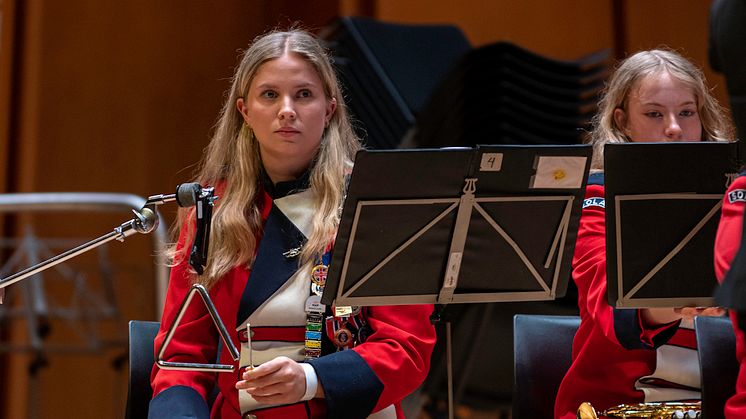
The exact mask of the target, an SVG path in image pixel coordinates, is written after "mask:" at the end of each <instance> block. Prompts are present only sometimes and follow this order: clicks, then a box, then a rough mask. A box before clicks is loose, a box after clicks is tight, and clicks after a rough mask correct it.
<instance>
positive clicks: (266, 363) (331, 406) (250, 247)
mask: <svg viewBox="0 0 746 419" xmlns="http://www.w3.org/2000/svg"><path fill="white" fill-rule="evenodd" d="M358 149H359V140H358V138H357V137H356V136H355V135H354V133H353V130H352V128H351V125H350V122H349V119H348V115H347V110H346V108H345V103H344V100H343V95H342V93H341V91H340V88H339V85H338V83H337V80H336V78H335V75H334V72H333V70H332V67H331V65H330V62H329V59H328V57H327V56H326V54H325V52H324V51H323V49H322V47H321V46H320V44H319V42H318V41H317V39H315V38H314V37H313V36H312V35H310V34H308V33H307V32H304V31H300V30H291V31H287V32H272V33H269V34H266V35H264V36H261V37H259V38H257V39H256V40H255V41H254V42H253V44H252V45H251V47H250V48H249V49H248V50H247V51H246V52H245V53H244V54H243V58H242V61H241V63H240V65H239V66H238V68H237V70H236V73H235V75H234V78H233V83H232V86H231V88H230V91H229V92H228V96H227V100H226V102H225V105H224V108H223V111H222V114H221V116H220V120H219V122H218V124H217V126H216V130H215V134H214V136H213V138H212V140H211V142H210V144H209V146H208V147H207V150H206V154H205V157H204V159H203V161H202V163H201V166H200V169H199V172H198V175H197V177H196V181H197V182H200V184H202V185H214V186H215V187H216V192H217V193H216V194H217V195H218V196H219V199H218V200H217V201H216V203H215V204H216V205H215V210H214V216H213V219H212V232H211V238H210V243H211V244H212V246H211V248H210V249H209V251H210V253H209V257H208V263H207V267H206V269H205V272H204V274H203V275H201V276H198V275H196V274H195V272H194V271H193V270H192V269H191V268H190V267H189V266H188V264H187V263H186V260H187V259H188V254H187V252H188V249H189V247H190V244H191V242H192V241H193V239H194V214H193V211H192V212H189V211H184V212H183V213H182V214H180V223H181V224H180V225H181V231H180V235H179V239H178V243H177V244H176V246H175V247H174V249H173V252H172V253H173V255H174V266H173V268H172V272H171V278H170V282H169V288H168V294H167V298H166V302H165V307H164V312H163V320H162V323H161V330H160V332H159V333H158V336H157V338H156V341H155V350H156V353H157V351H158V350H160V348H161V345H163V343H164V338H165V334H166V332H167V330H168V328H169V327H170V326H171V325H172V324H173V322H174V320H175V317H176V315H177V312H178V310H179V306H180V304H181V302H182V301H183V300H184V297H185V296H186V295H187V293H188V292H189V290H190V286H191V285H192V284H193V283H194V282H199V283H202V284H203V285H205V286H206V287H207V288H208V290H209V293H210V296H211V299H212V301H213V302H214V304H215V306H216V307H217V311H218V313H219V315H220V318H221V319H222V321H223V322H224V323H225V324H226V326H227V328H228V330H229V332H230V334H231V338H232V340H233V343H234V344H235V345H236V347H238V348H240V352H241V356H240V360H239V361H238V362H237V363H235V362H234V361H233V359H232V358H231V357H230V355H229V353H228V351H226V350H225V348H223V350H222V351H221V352H220V353H218V340H219V338H218V333H217V330H216V328H215V327H214V325H213V323H212V320H211V318H210V317H209V315H208V314H207V312H206V310H205V309H204V307H203V306H202V305H201V304H191V306H190V307H189V308H188V310H187V311H186V314H185V315H184V316H183V318H182V319H181V321H180V322H179V325H178V327H177V329H176V332H175V334H174V336H173V339H172V340H171V341H170V343H169V345H168V347H167V351H166V353H165V355H164V358H165V359H164V360H165V361H171V362H184V363H208V364H209V363H214V362H215V360H216V358H218V357H219V362H220V363H221V364H234V366H235V367H236V368H235V372H233V373H219V374H214V373H208V372H191V371H190V372H187V371H174V370H163V369H159V368H158V367H157V366H156V367H154V369H153V372H152V386H153V393H154V398H153V400H152V401H151V403H150V412H149V415H150V417H152V418H159V419H162V418H187V417H188V418H207V417H213V418H223V419H228V418H242V417H243V418H293V419H296V418H321V417H330V418H365V417H371V418H397V417H403V414H402V410H401V407H400V405H399V403H400V401H401V400H402V399H403V398H404V397H405V396H406V395H408V394H409V393H410V392H412V391H413V390H415V389H416V388H417V387H418V386H419V385H420V383H421V382H422V381H423V380H424V378H425V376H426V374H427V372H428V369H429V365H430V356H431V352H432V349H433V346H434V344H435V331H434V328H433V326H432V325H431V324H430V321H429V315H430V313H431V312H432V306H428V305H421V306H394V307H365V308H357V307H352V308H349V310H346V311H344V312H335V311H332V310H331V308H329V307H324V306H323V305H320V304H319V296H320V295H321V292H322V291H323V285H324V280H325V275H326V267H327V265H328V263H329V259H330V252H331V242H332V240H333V239H334V235H335V232H336V229H337V226H338V224H339V212H340V211H339V209H340V207H341V205H342V201H343V197H344V189H345V177H346V176H347V175H349V173H350V171H351V169H352V163H351V162H352V159H353V157H354V153H355V152H356V151H357V150H358ZM195 300H198V299H195ZM334 314H337V316H335V315H334ZM247 323H250V324H251V330H250V331H249V330H248V329H247V326H246V325H247ZM250 367H253V368H250ZM216 375H217V377H216ZM216 383H217V389H218V393H217V398H216V399H215V401H214V403H213V404H212V407H211V408H210V407H208V403H207V402H206V400H207V399H208V398H209V397H210V395H211V393H212V391H213V388H214V387H215V385H216Z"/></svg>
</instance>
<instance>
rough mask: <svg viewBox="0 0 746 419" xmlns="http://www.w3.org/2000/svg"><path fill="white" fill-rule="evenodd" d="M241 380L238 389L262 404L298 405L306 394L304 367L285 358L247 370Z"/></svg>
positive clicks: (281, 357) (237, 384)
mask: <svg viewBox="0 0 746 419" xmlns="http://www.w3.org/2000/svg"><path fill="white" fill-rule="evenodd" d="M241 378H243V380H240V381H238V382H237V383H236V388H237V389H239V390H246V392H248V393H249V394H250V395H251V397H253V398H254V399H255V400H256V401H257V402H259V403H262V404H289V403H296V402H299V401H300V400H301V398H302V397H303V394H304V393H305V392H306V374H305V372H304V371H303V367H301V366H300V364H298V363H297V362H295V361H293V360H292V359H290V358H288V357H284V356H280V357H277V358H275V359H273V360H271V361H268V362H265V363H264V364H262V365H260V366H258V367H255V368H253V369H248V370H246V372H244V373H243V375H242V376H241Z"/></svg>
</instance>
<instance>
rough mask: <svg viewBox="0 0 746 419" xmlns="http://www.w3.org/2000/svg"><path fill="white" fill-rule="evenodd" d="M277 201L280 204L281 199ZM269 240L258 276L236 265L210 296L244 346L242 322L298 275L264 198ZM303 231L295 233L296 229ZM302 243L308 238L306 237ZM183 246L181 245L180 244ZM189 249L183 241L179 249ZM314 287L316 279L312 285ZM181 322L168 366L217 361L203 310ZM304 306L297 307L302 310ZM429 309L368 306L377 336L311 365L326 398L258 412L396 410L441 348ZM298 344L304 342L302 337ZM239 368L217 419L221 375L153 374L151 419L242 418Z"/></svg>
mask: <svg viewBox="0 0 746 419" xmlns="http://www.w3.org/2000/svg"><path fill="white" fill-rule="evenodd" d="M276 198H278V197H277V196H276ZM263 217H264V220H265V224H264V231H263V237H262V239H261V242H262V243H261V244H260V246H258V253H257V257H256V262H255V263H254V265H253V268H252V272H249V271H248V270H246V269H244V268H241V267H237V268H234V269H233V270H231V271H230V272H229V273H228V274H227V275H226V276H225V277H224V278H222V279H221V280H220V281H219V282H218V283H217V284H216V285H215V286H213V287H212V289H211V290H210V296H211V298H212V301H213V302H214V304H215V306H216V308H217V310H218V313H219V315H220V317H221V319H222V321H223V322H224V323H225V324H226V327H227V329H228V330H229V332H230V333H231V335H232V339H233V343H234V344H235V345H236V347H240V342H239V337H238V333H237V332H236V331H235V328H236V326H237V325H238V322H241V321H242V320H243V319H246V318H247V317H248V315H250V314H251V313H252V312H253V310H256V308H257V307H259V306H260V305H261V304H262V303H263V302H264V301H265V300H267V299H268V298H271V297H272V295H273V293H274V292H275V291H276V290H277V289H279V288H280V287H281V286H282V284H283V283H284V282H285V281H286V280H287V279H288V278H290V277H291V276H292V275H293V274H294V272H295V271H296V270H297V269H298V263H297V260H295V259H290V260H289V259H288V258H287V257H285V256H283V255H282V253H283V252H286V251H287V250H288V249H292V248H293V247H296V246H298V245H299V243H298V241H299V240H301V239H299V238H298V237H295V236H297V234H295V235H294V234H289V233H288V232H290V231H292V230H293V226H292V223H289V222H288V220H287V218H285V217H284V216H283V215H282V212H281V211H279V210H278V209H277V207H276V206H274V205H273V204H272V198H271V197H270V196H269V195H268V194H265V203H264V205H263ZM296 232H297V230H296ZM301 237H302V236H301ZM182 240H183V239H182ZM181 245H182V246H183V245H184V243H181ZM186 269H187V266H186V264H185V263H181V264H179V265H177V266H175V267H174V268H173V269H172V272H171V279H170V282H169V287H168V294H167V297H166V302H165V308H164V312H163V320H162V323H161V330H160V331H159V333H158V336H157V337H156V340H155V348H154V349H155V351H156V354H157V353H158V351H159V350H160V348H161V345H162V343H163V340H164V338H165V334H166V332H167V331H168V328H169V326H170V325H171V324H172V323H173V321H174V318H175V316H176V314H177V312H178V309H179V306H180V304H181V302H182V301H183V299H184V297H185V296H186V294H187V293H188V292H189V289H190V286H191V284H192V282H191V281H192V280H191V277H190V276H189V275H188V274H187V272H186ZM309 284H310V280H309ZM196 300H199V299H198V298H195V299H194V300H193V304H191V306H190V308H189V310H188V311H187V313H186V314H185V315H184V317H183V318H182V320H181V322H180V324H179V327H178V328H177V331H176V333H175V334H174V337H173V339H172V340H171V342H170V344H169V347H168V350H167V353H166V355H165V356H166V360H167V361H173V362H189V363H214V362H215V359H216V356H217V342H218V340H219V338H218V333H217V331H216V329H215V327H214V326H213V324H212V321H211V319H210V317H209V315H208V314H207V313H206V310H205V309H204V308H203V307H202V305H201V304H194V302H195V301H196ZM304 303H305V302H304V301H298V304H301V305H303V304H304ZM431 312H432V306H431V305H419V306H382V307H369V308H367V323H368V325H369V326H370V329H371V334H370V335H369V336H368V337H367V340H366V341H365V342H364V343H361V344H359V345H357V346H356V347H354V348H353V349H352V350H346V351H341V352H333V353H329V354H326V355H323V356H321V357H320V358H318V359H315V360H312V361H310V364H311V365H312V366H313V368H314V370H315V371H316V374H317V376H318V380H319V383H320V385H321V386H323V388H324V392H325V396H326V398H325V399H312V400H311V401H309V402H299V403H296V404H293V405H288V406H280V407H275V408H268V409H263V410H256V411H253V412H251V413H252V414H254V415H256V417H258V418H260V419H261V418H293V419H296V418H311V417H312V418H320V417H330V418H364V417H367V416H368V415H370V414H371V413H372V412H375V411H378V410H380V409H383V408H385V407H387V406H389V405H392V404H394V405H396V410H397V416H398V417H403V414H402V412H401V408H400V406H399V402H400V401H401V400H402V399H403V398H404V397H405V396H406V395H408V394H409V393H411V392H412V391H413V390H415V389H416V388H417V387H418V386H419V385H420V383H421V382H422V381H423V380H424V378H425V377H426V375H427V372H428V369H429V365H430V356H431V353H432V349H433V347H434V345H435V340H436V337H435V330H434V328H433V326H432V325H431V324H430V321H429V315H430V313H431ZM298 339H299V341H302V340H303V339H304V337H303V334H302V333H301V334H300V335H299V337H298ZM220 363H222V364H234V362H233V360H232V359H231V357H230V354H229V353H228V351H227V350H225V349H223V350H222V352H221V353H220ZM238 379H239V372H238V367H237V368H236V372H234V373H219V374H217V386H218V395H217V399H216V400H215V402H214V403H213V405H212V411H211V413H210V412H208V406H207V403H206V402H205V400H206V399H208V397H209V396H210V395H211V393H212V391H213V388H214V386H215V380H216V374H213V373H205V372H185V371H167V370H161V369H159V368H158V367H157V366H155V367H154V368H153V372H152V378H151V382H152V386H153V394H154V398H153V400H152V401H151V403H150V417H152V418H186V417H189V418H207V417H213V418H223V419H229V418H240V417H241V412H240V408H239V403H238V393H237V392H238V390H236V389H235V387H234V385H235V383H236V381H238Z"/></svg>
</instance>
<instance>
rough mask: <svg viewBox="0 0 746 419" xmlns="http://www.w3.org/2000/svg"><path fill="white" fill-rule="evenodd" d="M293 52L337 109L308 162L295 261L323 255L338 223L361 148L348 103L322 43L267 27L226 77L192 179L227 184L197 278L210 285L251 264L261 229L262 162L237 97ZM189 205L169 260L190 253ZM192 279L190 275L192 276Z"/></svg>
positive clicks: (295, 31)
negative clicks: (308, 229) (307, 230)
mask: <svg viewBox="0 0 746 419" xmlns="http://www.w3.org/2000/svg"><path fill="white" fill-rule="evenodd" d="M286 53H292V54H295V55H297V56H299V57H301V58H303V59H304V60H306V61H307V62H308V63H309V64H311V66H312V67H313V68H314V69H315V70H316V72H317V73H318V75H319V77H320V78H321V81H322V83H323V87H324V94H325V95H326V98H327V99H329V100H330V99H332V98H334V99H336V101H337V107H336V110H335V112H334V113H333V114H332V116H331V119H330V120H329V124H328V126H327V128H325V130H324V132H323V134H322V139H321V144H320V146H319V150H318V153H317V155H316V158H315V159H314V161H313V162H312V163H311V166H312V168H311V172H310V188H309V189H310V190H311V191H312V192H313V196H314V203H313V205H314V216H313V232H312V233H311V235H310V237H308V240H307V242H306V243H305V244H304V245H303V249H302V251H301V255H300V260H299V263H300V264H303V263H306V262H308V261H309V260H311V259H312V258H314V257H315V256H316V255H317V254H318V253H320V252H322V251H323V250H324V249H325V247H326V246H327V245H328V244H329V243H330V242H331V240H333V239H334V235H335V234H336V231H337V227H338V225H339V214H340V211H339V208H340V206H341V205H342V201H343V199H344V189H345V176H346V175H347V174H348V173H349V172H350V170H351V168H352V160H353V158H354V155H355V153H356V152H357V151H358V150H359V149H360V140H359V139H358V137H357V136H356V135H355V133H354V131H353V129H352V125H351V123H350V120H349V115H348V112H347V107H346V105H345V102H344V98H343V96H342V91H341V89H340V86H339V83H338V81H337V78H336V75H335V73H334V70H333V68H332V65H331V61H330V59H329V57H328V55H327V53H326V51H325V50H324V48H323V47H322V46H321V44H320V42H319V41H318V40H317V39H316V37H314V36H313V35H311V34H310V33H308V32H306V31H304V30H301V29H291V30H288V31H272V32H269V33H267V34H264V35H261V36H259V37H257V38H256V39H254V41H253V42H252V44H251V46H250V47H249V49H248V50H246V51H245V52H244V54H243V57H242V59H241V63H240V64H239V66H238V68H237V69H236V72H235V74H234V76H233V79H232V84H231V88H230V90H229V91H228V97H227V99H226V101H225V104H224V105H223V109H222V112H221V114H220V118H219V120H218V122H217V124H216V128H215V132H214V134H213V137H212V139H211V140H210V143H209V145H208V146H207V148H206V150H205V155H204V157H203V158H202V161H201V162H200V165H199V168H198V172H197V175H196V179H195V181H197V182H199V183H200V184H201V185H203V186H204V185H216V184H219V183H222V182H224V183H225V186H226V188H225V190H224V191H223V192H222V194H221V196H220V197H219V199H218V201H216V206H215V210H214V215H213V218H212V229H211V234H210V243H211V244H212V246H211V247H210V248H209V249H208V250H209V254H208V259H207V266H206V269H205V272H204V274H203V275H202V276H200V277H198V278H197V279H196V280H197V281H198V282H200V283H201V284H203V285H205V286H207V287H210V286H212V285H214V284H215V283H216V282H217V281H218V280H219V279H220V278H221V277H222V276H223V275H225V274H226V273H227V272H228V271H230V270H231V269H232V268H234V267H236V266H246V267H250V266H251V264H252V263H253V261H254V255H255V250H256V246H257V236H258V235H259V233H260V232H261V230H262V218H261V213H260V208H259V207H258V206H257V205H258V202H259V200H260V198H261V197H260V196H258V191H259V182H260V181H259V175H260V170H261V167H262V162H261V158H260V155H259V146H258V143H257V140H256V138H255V137H254V133H253V131H252V130H250V129H246V128H244V126H245V125H244V120H243V117H242V115H241V114H240V112H239V111H238V109H237V108H236V101H237V100H238V99H239V98H242V97H244V96H245V95H246V93H247V92H248V90H249V86H250V85H251V81H252V80H253V78H254V76H255V75H256V73H257V71H258V69H259V68H260V67H261V65H262V64H264V63H265V62H267V61H269V60H273V59H276V58H279V57H281V56H282V55H283V54H286ZM193 213H194V211H193V210H180V212H179V216H178V221H179V222H178V223H177V224H176V225H175V234H178V229H179V228H180V226H182V225H188V226H189V228H188V229H187V231H186V232H185V234H186V236H185V240H184V243H185V245H184V246H182V247H179V248H177V247H176V245H173V246H172V247H171V248H170V249H169V254H170V256H171V257H172V261H173V263H179V262H180V261H183V260H184V259H186V258H187V257H188V251H189V246H188V244H189V243H191V239H192V238H193V235H194V226H193V222H189V223H188V224H184V223H185V221H189V220H191V219H193V218H194V214H193ZM195 276H196V275H195Z"/></svg>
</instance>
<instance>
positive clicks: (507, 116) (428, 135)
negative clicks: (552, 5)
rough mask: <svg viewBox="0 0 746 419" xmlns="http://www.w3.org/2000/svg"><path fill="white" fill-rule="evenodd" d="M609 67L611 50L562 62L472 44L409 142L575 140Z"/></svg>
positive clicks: (505, 45) (509, 47) (512, 48)
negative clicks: (472, 46)
mask: <svg viewBox="0 0 746 419" xmlns="http://www.w3.org/2000/svg"><path fill="white" fill-rule="evenodd" d="M611 67H612V64H611V53H610V51H609V50H600V51H597V52H594V53H592V54H589V55H587V56H584V57H581V58H579V59H577V60H574V61H561V60H556V59H551V58H548V57H545V56H542V55H539V54H536V53H533V52H531V51H529V50H527V49H524V48H522V47H520V46H517V45H515V44H512V43H510V42H497V43H493V44H489V45H486V46H483V47H479V48H475V49H473V50H472V51H470V52H469V53H468V54H467V55H466V56H465V57H464V58H463V59H462V60H461V61H460V62H459V64H458V65H457V67H456V68H455V69H454V70H453V71H452V72H451V73H450V74H449V75H448V76H447V77H446V79H445V80H444V82H443V83H442V84H441V86H440V87H439V88H438V90H437V91H436V92H435V93H433V95H432V96H431V100H430V102H429V104H428V105H427V106H426V108H425V109H424V111H423V112H422V113H421V117H420V118H418V121H417V130H416V133H415V134H414V136H413V137H412V139H411V140H412V142H411V143H410V144H408V146H409V147H428V148H432V147H447V146H473V145H475V144H577V143H580V142H582V141H583V139H584V137H585V134H586V133H587V131H588V128H589V127H590V120H591V118H592V116H593V115H594V113H595V112H596V109H597V101H598V96H599V94H600V92H601V90H602V89H603V87H604V81H605V79H606V78H607V76H608V75H609V74H610V73H611Z"/></svg>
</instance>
